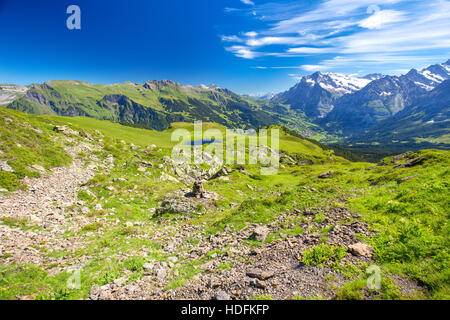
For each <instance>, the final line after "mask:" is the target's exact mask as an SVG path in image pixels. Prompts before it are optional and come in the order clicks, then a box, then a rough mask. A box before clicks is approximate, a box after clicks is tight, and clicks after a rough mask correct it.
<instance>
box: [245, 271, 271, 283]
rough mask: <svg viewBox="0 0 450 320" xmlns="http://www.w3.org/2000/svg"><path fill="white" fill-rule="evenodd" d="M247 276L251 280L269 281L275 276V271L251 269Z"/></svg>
mask: <svg viewBox="0 0 450 320" xmlns="http://www.w3.org/2000/svg"><path fill="white" fill-rule="evenodd" d="M246 275H247V276H248V277H250V278H257V279H259V280H267V279H270V278H272V277H273V276H275V272H273V271H263V270H261V269H250V270H247V273H246Z"/></svg>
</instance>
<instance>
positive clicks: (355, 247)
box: [348, 242, 373, 258]
mask: <svg viewBox="0 0 450 320" xmlns="http://www.w3.org/2000/svg"><path fill="white" fill-rule="evenodd" d="M348 250H349V251H350V253H351V254H353V255H354V256H362V257H368V258H371V257H372V255H373V248H372V247H371V246H369V245H367V244H365V243H362V242H358V243H355V244H351V245H349V246H348Z"/></svg>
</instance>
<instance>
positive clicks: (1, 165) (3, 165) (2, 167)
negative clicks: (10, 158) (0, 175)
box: [0, 161, 14, 173]
mask: <svg viewBox="0 0 450 320" xmlns="http://www.w3.org/2000/svg"><path fill="white" fill-rule="evenodd" d="M0 171H5V172H12V173H13V172H14V170H13V168H11V166H10V165H9V164H8V162H7V161H0Z"/></svg>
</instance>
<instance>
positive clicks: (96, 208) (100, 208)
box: [94, 203, 103, 211]
mask: <svg viewBox="0 0 450 320" xmlns="http://www.w3.org/2000/svg"><path fill="white" fill-rule="evenodd" d="M102 209H103V207H102V204H101V203H97V204H96V205H95V207H94V210H97V211H99V210H102Z"/></svg>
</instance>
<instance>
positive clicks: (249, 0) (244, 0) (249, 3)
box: [241, 0, 255, 6]
mask: <svg viewBox="0 0 450 320" xmlns="http://www.w3.org/2000/svg"><path fill="white" fill-rule="evenodd" d="M241 2H242V3H243V4H247V5H249V6H254V5H255V3H254V2H253V1H251V0H241Z"/></svg>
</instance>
